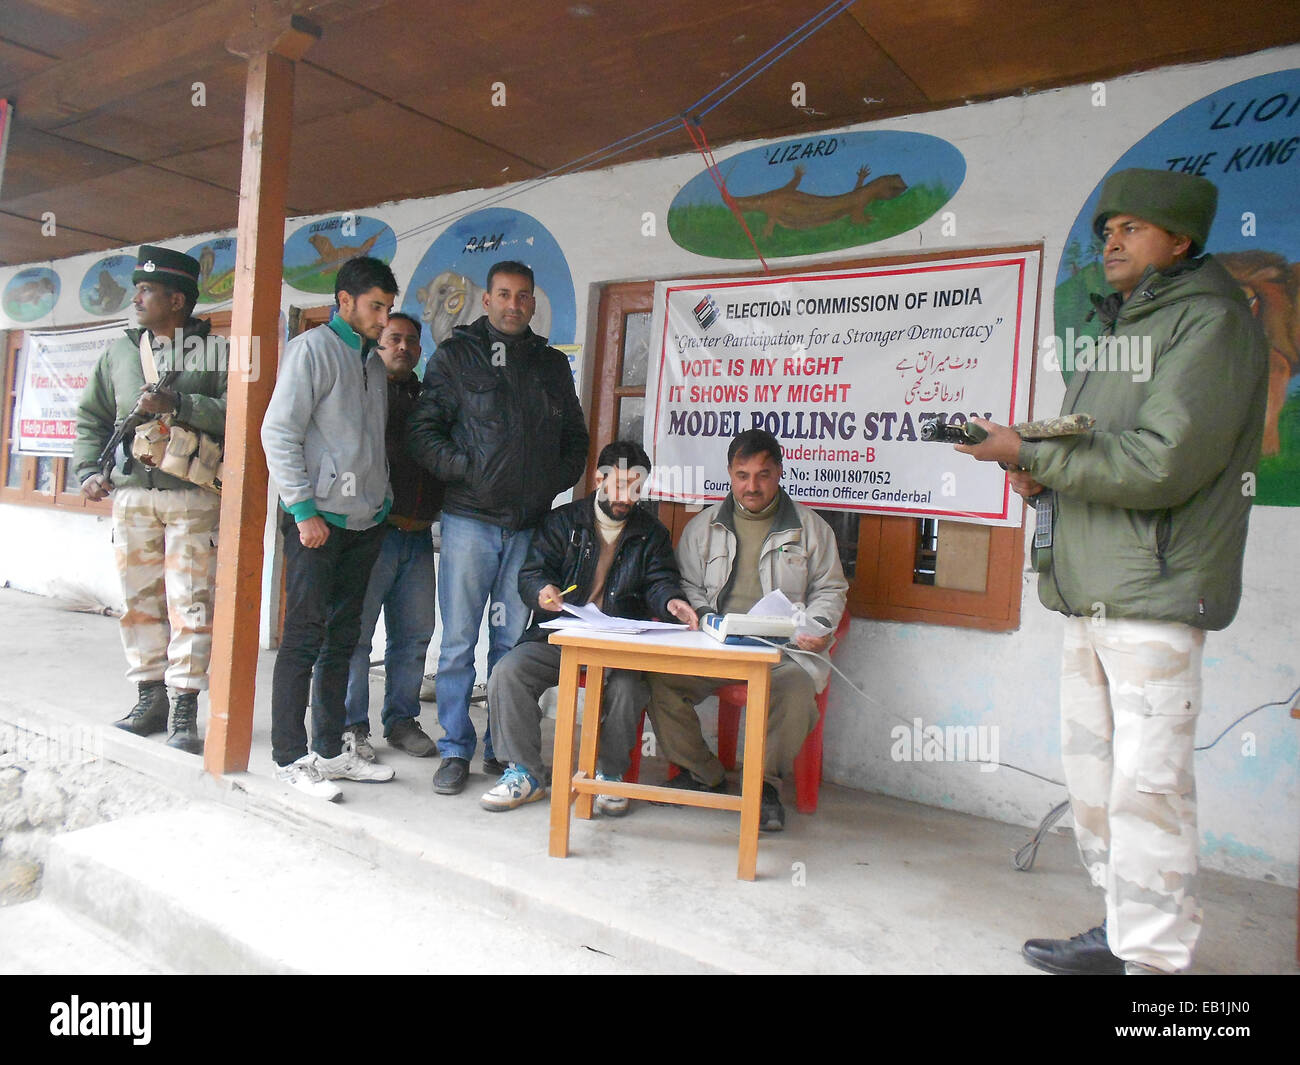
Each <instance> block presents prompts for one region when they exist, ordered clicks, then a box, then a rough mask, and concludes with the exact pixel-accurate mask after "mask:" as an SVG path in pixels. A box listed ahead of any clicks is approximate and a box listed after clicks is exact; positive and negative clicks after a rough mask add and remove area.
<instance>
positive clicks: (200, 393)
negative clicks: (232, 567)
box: [72, 245, 227, 754]
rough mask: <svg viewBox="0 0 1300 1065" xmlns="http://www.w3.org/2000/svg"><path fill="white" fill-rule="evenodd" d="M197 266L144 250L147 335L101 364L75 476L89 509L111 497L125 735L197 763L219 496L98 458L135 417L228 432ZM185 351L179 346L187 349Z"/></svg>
mask: <svg viewBox="0 0 1300 1065" xmlns="http://www.w3.org/2000/svg"><path fill="white" fill-rule="evenodd" d="M198 276H199V264H198V262H197V261H196V260H195V259H193V258H191V257H190V256H188V255H183V254H181V253H180V252H176V251H172V250H171V249H169V248H157V247H151V246H149V245H143V246H142V247H141V248H140V254H139V258H138V260H137V266H136V270H135V272H134V273H133V274H132V275H131V280H132V281H133V282H134V283H135V289H136V291H135V298H134V305H135V312H136V318H137V321H138V322H139V325H140V328H139V329H128V330H127V331H126V334H125V336H123V337H122V338H120V339H119V340H117V341H116V342H114V344H113V345H112V346H111V347H110V348H109V349H108V350H107V351H106V352H105V353H104V355H103V356H102V357H101V358H100V360H99V362H98V364H97V365H96V366H95V371H94V373H93V374H92V375H91V378H90V382H89V383H88V384H87V386H86V390H85V392H84V393H83V394H82V397H81V402H80V404H79V406H78V408H77V432H76V440H75V442H74V444H73V452H72V460H73V468H74V470H75V471H76V473H77V476H78V477H79V478H80V479H81V490H82V492H83V493H84V494H85V495H86V497H87V498H89V499H103V498H104V497H105V496H107V495H108V494H109V493H110V492H111V493H112V499H113V548H114V556H115V559H116V562H117V568H118V572H119V574H120V575H121V578H122V598H123V600H124V601H125V604H126V612H125V613H124V614H123V615H122V621H121V633H122V647H123V649H124V650H125V651H126V660H127V666H128V669H127V678H128V679H130V680H133V681H135V682H136V684H137V686H138V691H139V700H138V702H137V703H136V705H135V706H134V707H133V708H132V709H131V711H130V712H129V713H128V714H127V716H126V717H124V718H123V719H122V720H120V721H118V722H116V724H117V726H118V728H121V729H125V730H126V731H127V732H131V733H134V734H135V735H137V736H149V735H153V734H154V733H157V732H164V731H166V730H167V717H168V703H167V685H171V688H172V690H173V692H174V693H175V694H174V697H173V703H172V707H171V715H172V730H171V735H170V736H169V737H168V740H167V743H168V745H169V746H171V747H176V748H179V749H180V750H183V751H188V752H189V753H191V754H199V753H201V752H202V750H203V742H202V740H201V739H200V738H199V733H198V693H199V691H200V690H201V689H204V688H206V687H207V686H208V677H207V673H208V658H209V656H210V654H211V651H212V588H213V584H214V581H215V579H216V564H217V519H218V517H219V514H220V510H221V496H220V495H219V494H217V493H216V492H214V491H210V490H208V489H205V488H199V487H197V486H195V485H194V484H191V483H190V482H188V481H185V480H181V479H179V478H177V477H172V476H170V475H169V474H167V473H164V472H162V471H161V470H159V469H155V468H151V467H148V466H145V465H144V464H142V463H139V462H135V461H134V460H132V459H130V458H129V455H130V447H131V441H130V439H127V440H125V441H124V449H125V451H124V453H123V454H119V456H118V461H117V466H116V469H115V470H114V472H113V475H112V480H111V481H110V480H109V479H108V478H106V477H105V476H104V475H103V473H102V472H101V470H100V467H99V454H100V451H101V450H102V449H103V447H104V445H105V444H106V443H107V442H108V441H109V439H110V438H111V437H112V435H113V431H114V427H115V425H119V424H121V423H122V422H123V421H124V420H125V419H126V418H127V417H129V416H130V415H131V413H132V411H133V410H136V409H137V405H138V409H139V411H141V412H142V413H144V414H145V415H148V416H150V417H157V416H158V415H163V414H172V415H174V416H175V417H176V419H177V420H178V421H180V422H183V423H184V424H186V425H188V426H192V427H193V428H195V429H200V430H202V431H203V432H205V433H208V434H210V435H211V436H213V437H218V438H219V437H221V436H222V435H223V434H224V432H225V424H226V361H227V347H226V342H225V341H224V340H223V339H221V338H220V337H214V336H211V335H210V333H209V323H208V322H207V321H206V320H205V319H196V318H193V317H191V314H192V312H193V310H194V304H195V302H196V301H197V299H198V291H199V290H198ZM178 341H179V343H178ZM145 359H148V360H150V361H151V362H152V364H153V365H152V367H151V370H150V375H149V376H151V377H154V378H155V379H157V378H158V377H161V376H162V375H163V374H166V373H168V372H169V371H171V370H174V369H180V371H181V372H180V373H179V374H178V375H177V376H176V377H175V378H174V379H173V380H172V381H171V384H170V386H169V387H166V388H160V389H158V390H157V391H149V390H148V385H147V383H146V372H145V367H146V363H145V361H144V360H145Z"/></svg>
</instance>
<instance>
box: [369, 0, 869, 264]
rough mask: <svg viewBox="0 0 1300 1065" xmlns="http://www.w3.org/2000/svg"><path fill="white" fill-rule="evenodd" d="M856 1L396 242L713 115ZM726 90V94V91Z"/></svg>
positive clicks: (840, 2) (834, 7) (840, 0)
mask: <svg viewBox="0 0 1300 1065" xmlns="http://www.w3.org/2000/svg"><path fill="white" fill-rule="evenodd" d="M856 2H857V0H835V2H834V3H831V4H828V5H827V6H826V7H824V8H822V9H821V11H819V12H817V13H816V14H815V15H813V16H812V17H811V18H810V19H808V20H807V21H806V22H804V23H803V24H802V25H800V26H799V27H797V28H796V29H794V30H792V31H791V32H790V33H788V34H786V36H785V37H783V38H782V39H781V40H780V41H778V42H777V43H776V44H774V45H772V47H771V48H769V49H768V50H767V51H766V52H763V53H762V54H761V55H759V56H757V57H755V58H754V59H751V60H750V61H749V62H748V63H746V64H745V65H744V66H743V67H741V68H740V70H738V71H736V73H734V74H732V75H730V76H728V77H727V78H724V79H723V80H722V81H721V82H719V83H718V84H717V85H715V86H714V87H713V88H712V89H710V90H709V91H708V92H706V93H705V94H704V95H703V96H701V97H700V98H699V99H697V100H695V101H694V102H693V103H692V104H690V105H689V106H688V107H686V108H684V109H683V110H682V111H679V112H678V113H677V114H674V115H671V116H669V117H667V118H663V119H660V120H659V121H658V122H654V123H651V124H650V125H649V126H646V127H645V128H644V129H642V130H638V131H637V132H636V133H629V134H628V135H626V136H624V137H620V138H619V139H618V140H615V141H611V142H610V143H609V144H607V145H605V146H604V147H603V148H597V149H595V150H594V151H591V152H588V153H586V154H585V155H581V156H578V157H577V158H575V159H571V160H569V161H568V162H566V163H561V164H560V165H559V166H556V167H552V168H551V169H550V170H547V171H544V172H543V173H541V174H539V175H537V177H535V178H531V179H529V180H527V181H525V182H522V183H521V184H520V185H519V186H518V187H517V188H515V189H512V190H503V191H500V192H494V193H489V194H488V195H487V196H484V197H481V198H480V199H477V200H475V201H473V202H472V203H468V204H466V205H465V206H464V207H460V208H456V209H455V210H452V211H448V212H446V213H444V214H442V215H439V216H438V217H436V218H433V219H429V220H428V221H426V222H422V223H420V224H419V225H417V226H412V227H411V228H410V229H406V230H403V231H402V232H401V233H399V234H395V236H396V238H397V240H398V241H401V240H404V239H407V238H409V237H412V236H418V235H419V234H421V233H424V232H427V231H428V230H430V229H432V228H435V227H437V226H440V225H443V224H450V223H451V222H454V221H456V220H458V219H459V218H462V217H464V216H465V215H467V214H471V213H473V212H474V211H477V210H481V209H483V208H484V207H490V206H493V205H495V204H498V203H501V202H503V201H505V200H508V199H512V198H513V197H515V196H519V195H522V194H523V193H525V192H532V191H534V190H536V189H539V188H541V187H542V186H543V185H545V184H547V183H548V182H550V181H554V180H555V179H556V178H558V177H565V176H568V175H571V174H574V173H577V172H578V171H580V170H586V169H590V168H591V167H594V166H598V165H600V164H601V163H604V162H608V161H609V160H611V159H614V158H616V157H617V156H619V155H623V154H625V153H626V152H629V151H632V150H633V149H635V148H639V147H641V146H642V145H644V144H648V143H649V142H650V141H653V140H657V139H658V138H660V137H663V136H666V135H667V134H669V133H671V132H673V131H674V130H676V129H677V128H678V126H679V125H680V124H681V123H682V122H683V121H686V120H687V119H688V116H694V117H696V118H700V117H703V116H704V115H707V114H708V113H709V112H710V111H712V110H714V108H716V107H718V106H719V105H720V104H722V103H723V102H725V101H726V100H728V99H730V98H731V97H732V96H734V95H735V94H736V93H737V92H739V91H740V90H741V89H742V88H744V86H746V85H748V84H749V83H750V82H751V81H753V80H754V78H756V77H758V75H759V74H761V73H762V72H763V71H765V70H766V69H767V68H768V67H770V66H771V65H772V64H773V63H776V62H778V61H779V60H781V59H783V58H784V57H785V56H787V55H789V53H790V52H792V51H794V49H796V48H798V47H799V46H800V45H801V44H803V43H804V42H805V41H806V40H808V39H809V38H810V37H812V36H813V35H814V34H815V33H817V32H818V31H819V30H821V29H822V28H823V27H825V26H826V25H827V24H828V23H830V22H831V21H833V20H834V19H835V18H836V17H838V16H839V15H841V14H843V12H845V11H846V10H848V8H850V7H851V6H852V5H853V4H854V3H856ZM778 50H779V51H778ZM773 53H776V54H773ZM769 57H770V58H769ZM764 60H766V62H764ZM737 79H742V80H740V81H739V83H738V84H733V83H736V82H737ZM724 90H726V91H725V92H724ZM718 93H722V95H721V96H718V98H717V99H713V97H714V96H715V95H717V94H718ZM710 101H712V102H710ZM706 103H707V104H708V106H707V107H706V106H704V105H705V104H706Z"/></svg>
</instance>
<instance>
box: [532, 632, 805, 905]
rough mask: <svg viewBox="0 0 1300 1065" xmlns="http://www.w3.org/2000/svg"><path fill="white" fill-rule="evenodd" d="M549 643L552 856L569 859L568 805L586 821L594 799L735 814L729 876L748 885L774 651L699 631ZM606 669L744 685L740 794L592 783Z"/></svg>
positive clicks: (581, 636)
mask: <svg viewBox="0 0 1300 1065" xmlns="http://www.w3.org/2000/svg"><path fill="white" fill-rule="evenodd" d="M551 643H553V644H557V645H558V646H559V647H560V648H561V649H562V653H561V655H560V691H559V705H558V708H557V714H556V722H555V766H554V769H553V770H552V773H551V856H552V857H554V858H566V857H568V854H569V805H570V804H571V803H573V802H574V801H575V799H576V810H575V812H576V814H577V816H578V817H581V818H583V819H584V820H588V819H590V818H591V808H592V803H593V801H594V798H595V796H596V795H626V796H627V797H628V798H629V799H648V800H651V801H653V802H666V803H674V804H676V805H678V806H707V807H711V808H713V809H715V810H739V811H740V860H739V866H738V868H737V871H736V876H737V877H738V878H739V879H741V880H753V879H754V871H755V866H756V865H757V862H758V822H759V807H760V804H761V803H762V797H763V757H764V752H765V751H766V748H767V700H768V686H769V679H770V675H771V670H772V666H774V665H776V663H777V662H779V661H780V660H781V652H780V651H778V650H777V649H776V648H774V647H761V646H759V647H738V646H734V645H731V644H722V643H718V641H717V640H715V639H713V637H711V636H706V635H705V634H704V633H702V632H687V631H683V632H662V631H661V632H653V633H637V634H635V635H630V634H627V633H617V632H597V631H595V630H585V629H584V630H579V629H573V628H569V629H557V630H555V631H554V632H552V633H551ZM583 666H586V667H587V702H586V706H587V712H586V713H585V714H583V719H582V744H581V748H580V750H579V752H578V767H577V771H576V772H575V771H574V767H573V730H574V726H575V722H576V720H577V716H578V674H579V672H580V671H581V669H582V667H583ZM606 669H632V670H640V671H641V672H647V673H680V674H684V675H687V676H697V677H722V678H724V679H727V680H742V681H745V683H746V684H748V685H749V697H748V699H747V700H746V704H745V706H746V709H745V765H744V769H743V772H742V774H741V789H740V794H739V795H719V794H716V793H714V792H709V791H683V790H681V789H678V788H662V787H654V786H651V785H647V784H628V783H625V782H622V781H608V780H600V781H598V780H596V749H597V746H598V743H599V738H600V710H599V707H600V699H601V694H602V690H603V688H604V681H605V674H604V670H606Z"/></svg>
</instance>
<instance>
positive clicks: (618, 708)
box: [479, 440, 699, 817]
mask: <svg viewBox="0 0 1300 1065" xmlns="http://www.w3.org/2000/svg"><path fill="white" fill-rule="evenodd" d="M597 467H598V469H599V471H600V474H601V482H600V485H599V487H597V489H596V491H595V492H594V493H593V494H592V495H589V496H587V498H586V499H579V500H576V501H574V502H572V503H568V504H566V505H565V506H562V507H559V508H557V509H556V510H553V511H551V512H550V513H549V514H548V515H547V516H546V517H545V518H544V519H543V520H542V524H541V525H540V526H539V527H538V529H537V534H536V535H535V536H534V538H533V543H532V547H531V548H530V550H529V552H528V560H527V562H525V563H524V566H523V569H522V570H520V573H519V594H520V596H521V597H522V599H523V600H524V602H525V603H528V604H530V605H531V604H536V609H535V611H534V614H533V624H532V625H531V626H530V627H529V629H528V631H527V632H526V633H525V634H524V638H523V640H522V641H521V642H520V643H519V645H518V646H517V647H516V648H515V649H514V650H513V651H511V652H510V653H509V654H508V655H506V657H505V658H504V659H502V661H501V662H500V663H499V664H498V666H497V668H496V670H495V672H493V674H492V676H491V678H490V679H489V681H488V706H489V707H490V708H491V718H492V720H491V725H492V732H493V735H495V736H496V743H497V751H498V753H499V754H500V755H501V756H502V758H504V759H505V760H507V761H508V762H509V763H510V764H509V768H508V769H507V770H506V771H505V773H503V774H502V776H501V779H500V780H499V781H498V782H497V784H496V786H495V787H494V788H492V790H491V791H489V792H488V793H487V794H486V795H484V796H483V798H482V799H480V800H479V805H481V806H482V807H483V808H484V809H485V810H491V811H501V810H513V809H514V808H515V807H516V806H522V805H523V804H524V803H528V802H534V801H536V800H537V799H540V798H542V797H543V796H544V795H545V794H546V788H545V786H544V784H543V780H544V779H545V776H544V773H545V770H544V768H543V765H542V749H541V744H542V730H541V720H542V709H541V707H540V706H539V705H538V703H537V700H538V698H539V697H540V696H541V694H542V692H544V691H546V690H547V689H548V688H553V687H554V686H555V685H556V684H558V683H559V679H560V648H559V647H556V646H553V645H552V644H551V643H549V642H548V641H547V638H546V637H547V630H546V629H543V628H542V627H541V626H542V623H543V622H546V621H553V620H555V619H556V618H557V617H559V616H560V613H559V612H560V610H561V608H562V604H563V602H564V601H565V600H567V601H568V602H570V603H576V604H582V603H594V604H595V605H596V607H597V608H599V609H600V610H602V611H604V612H605V613H606V614H609V615H611V616H612V617H620V618H634V619H637V620H644V619H647V618H650V617H654V616H658V617H661V618H663V619H664V620H667V619H668V618H669V617H673V618H676V619H677V620H678V621H681V622H683V623H685V624H686V625H688V626H690V627H691V628H692V629H694V628H698V627H699V620H698V619H697V618H696V616H695V611H694V610H692V609H691V606H690V604H689V603H688V602H687V601H686V597H685V596H684V595H683V593H682V590H681V578H680V576H679V574H678V572H677V563H676V561H675V560H674V559H673V546H672V540H671V538H670V537H669V535H668V530H667V529H666V528H664V526H663V524H662V523H661V522H660V521H659V519H658V518H656V517H654V516H653V515H652V514H651V513H650V512H649V511H647V510H645V509H643V508H641V507H638V506H637V499H638V498H639V497H640V494H641V488H642V484H643V482H644V480H645V477H646V475H647V474H648V473H649V470H650V460H649V458H647V457H646V453H645V451H644V450H643V449H642V448H641V445H639V444H636V443H632V442H630V441H626V440H619V441H616V442H615V443H612V444H606V445H605V447H604V448H603V449H602V450H601V452H600V456H599V457H598V459H597ZM648 694H649V693H648V690H647V688H646V686H645V683H644V682H643V681H642V679H641V674H640V673H638V672H631V671H628V670H623V669H611V670H609V671H608V672H607V674H606V677H605V685H604V698H603V700H602V703H601V718H600V720H601V733H600V751H599V755H598V759H597V766H598V771H597V774H596V776H597V779H600V780H622V779H623V774H624V773H625V772H626V771H627V766H628V756H629V753H630V751H631V749H632V745H633V744H634V743H636V742H637V739H638V737H637V735H636V728H637V723H638V721H639V720H640V712H641V709H642V708H643V707H644V706H645V704H646V699H647V697H648ZM595 808H596V811H597V813H603V814H605V815H607V816H611V817H620V816H622V815H623V814H625V813H627V809H628V801H627V799H626V798H624V797H622V796H615V795H599V796H597V797H596V803H595Z"/></svg>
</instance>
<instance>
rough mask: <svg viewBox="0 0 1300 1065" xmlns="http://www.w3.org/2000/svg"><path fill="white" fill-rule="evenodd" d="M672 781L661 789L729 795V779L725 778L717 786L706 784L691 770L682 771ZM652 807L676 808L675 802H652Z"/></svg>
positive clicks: (667, 782) (665, 783)
mask: <svg viewBox="0 0 1300 1065" xmlns="http://www.w3.org/2000/svg"><path fill="white" fill-rule="evenodd" d="M677 768H678V769H679V770H681V771H680V772H679V773H678V774H677V775H676V776H675V777H673V778H672V780H666V781H664V783H663V784H661V785H660V787H664V788H676V789H677V790H678V791H711V792H713V793H714V794H715V795H726V794H727V778H726V777H723V778H722V780H721V781H719V782H718V783H717V784H706V783H704V781H702V780H701V779H700V778H699V777H697V776H696V775H695V774H694V773H692V772H691V771H690V770H689V769H682V767H681V766H678V767H677ZM650 805H651V806H676V805H677V804H676V803H675V802H655V801H654V800H651V802H650Z"/></svg>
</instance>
